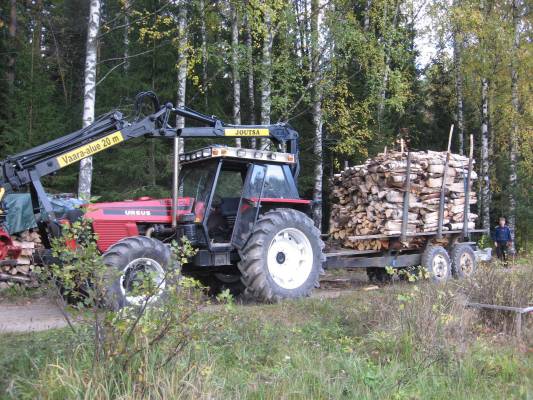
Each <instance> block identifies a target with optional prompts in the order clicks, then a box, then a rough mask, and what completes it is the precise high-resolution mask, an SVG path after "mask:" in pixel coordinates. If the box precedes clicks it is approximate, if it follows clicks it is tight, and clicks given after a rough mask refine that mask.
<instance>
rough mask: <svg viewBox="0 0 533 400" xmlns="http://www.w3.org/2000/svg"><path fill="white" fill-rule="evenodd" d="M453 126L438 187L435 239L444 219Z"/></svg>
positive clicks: (440, 233) (438, 234)
mask: <svg viewBox="0 0 533 400" xmlns="http://www.w3.org/2000/svg"><path fill="white" fill-rule="evenodd" d="M452 136H453V124H452V126H450V133H449V135H448V150H447V152H446V161H445V162H444V171H443V172H442V186H441V187H440V200H439V217H438V221H437V239H441V238H442V220H443V218H444V194H445V192H446V176H447V175H448V164H449V163H450V150H451V147H452Z"/></svg>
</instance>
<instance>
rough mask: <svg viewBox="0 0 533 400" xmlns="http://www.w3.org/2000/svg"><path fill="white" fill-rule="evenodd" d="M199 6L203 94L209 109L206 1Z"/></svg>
mask: <svg viewBox="0 0 533 400" xmlns="http://www.w3.org/2000/svg"><path fill="white" fill-rule="evenodd" d="M199 7H200V14H201V17H200V36H201V40H202V45H201V54H202V92H203V93H202V94H203V96H204V104H205V108H206V110H207V109H208V107H209V104H208V97H207V30H206V27H205V20H206V15H205V2H204V0H200V3H199Z"/></svg>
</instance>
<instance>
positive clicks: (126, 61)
mask: <svg viewBox="0 0 533 400" xmlns="http://www.w3.org/2000/svg"><path fill="white" fill-rule="evenodd" d="M130 7H131V3H130V0H124V37H123V44H124V73H125V74H127V73H128V71H129V69H130V60H129V58H130Z"/></svg>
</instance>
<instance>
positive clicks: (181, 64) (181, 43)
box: [175, 2, 187, 153]
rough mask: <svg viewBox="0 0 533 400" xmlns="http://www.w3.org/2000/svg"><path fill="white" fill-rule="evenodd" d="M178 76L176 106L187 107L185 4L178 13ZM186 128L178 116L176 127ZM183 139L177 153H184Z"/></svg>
mask: <svg viewBox="0 0 533 400" xmlns="http://www.w3.org/2000/svg"><path fill="white" fill-rule="evenodd" d="M177 68H178V76H177V89H176V106H177V107H184V106H185V94H186V88H187V7H186V6H185V2H181V3H180V4H179V11H178V60H177ZM184 126H185V118H184V117H182V116H180V115H178V116H176V127H177V128H178V129H181V128H183V127H184ZM183 145H184V143H183V139H176V143H175V151H177V152H178V153H181V152H183Z"/></svg>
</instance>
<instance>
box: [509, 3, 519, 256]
mask: <svg viewBox="0 0 533 400" xmlns="http://www.w3.org/2000/svg"><path fill="white" fill-rule="evenodd" d="M512 9H513V28H514V32H513V33H514V37H513V48H512V56H511V103H512V106H513V118H512V126H511V140H510V146H509V216H508V222H509V227H510V228H511V231H512V232H514V231H515V228H516V197H515V191H516V181H517V176H516V163H517V153H518V115H519V112H520V109H519V108H520V100H519V98H518V69H517V65H516V64H517V58H518V48H519V47H520V0H513V5H512ZM513 239H514V238H513ZM512 250H514V241H513V249H512Z"/></svg>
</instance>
